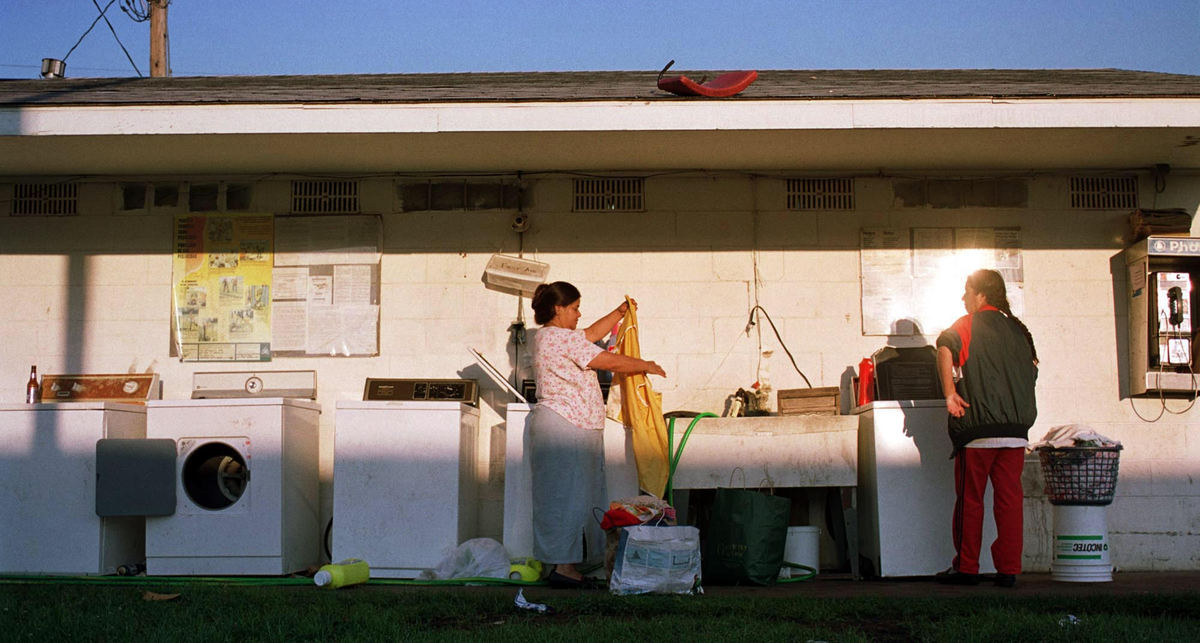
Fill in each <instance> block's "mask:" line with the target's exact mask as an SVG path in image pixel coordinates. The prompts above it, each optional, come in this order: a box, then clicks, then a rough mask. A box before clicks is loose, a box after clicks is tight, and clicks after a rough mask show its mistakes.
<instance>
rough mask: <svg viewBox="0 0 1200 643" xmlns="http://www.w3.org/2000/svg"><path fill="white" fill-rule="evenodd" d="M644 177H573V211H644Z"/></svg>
mask: <svg viewBox="0 0 1200 643" xmlns="http://www.w3.org/2000/svg"><path fill="white" fill-rule="evenodd" d="M645 194H646V180H645V179H575V199H574V205H573V207H572V208H571V210H572V211H574V212H644V211H645V210H646V198H645Z"/></svg>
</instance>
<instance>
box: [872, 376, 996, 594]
mask: <svg viewBox="0 0 1200 643" xmlns="http://www.w3.org/2000/svg"><path fill="white" fill-rule="evenodd" d="M854 412H855V414H857V415H858V416H859V425H858V538H859V548H860V549H859V551H860V553H861V555H862V556H863V557H864V558H866V560H868V561H870V563H871V567H872V569H871V571H872V572H873V573H874V574H875V575H878V576H880V577H883V578H891V577H902V576H931V575H933V574H936V573H938V572H940V571H942V570H944V569H946V568H947V567H949V566H950V564H951V563H952V562H953V561H954V539H953V537H952V536H951V530H950V523H951V522H952V518H953V514H954V503H955V495H954V461H953V460H951V459H950V454H951V453H952V452H953V451H954V445H953V444H951V443H950V436H949V435H948V434H947V433H946V403H945V402H944V401H943V400H883V401H876V402H871V403H870V404H867V405H864V406H860V407H858V408H856V409H855V410H854ZM995 539H996V523H995V520H994V519H993V517H992V489H991V485H988V489H987V492H986V493H985V495H984V519H983V546H982V547H980V548H979V571H980V572H981V573H984V574H990V573H992V572H995V571H996V567H995V565H994V564H993V563H992V552H991V544H992V541H994V540H995Z"/></svg>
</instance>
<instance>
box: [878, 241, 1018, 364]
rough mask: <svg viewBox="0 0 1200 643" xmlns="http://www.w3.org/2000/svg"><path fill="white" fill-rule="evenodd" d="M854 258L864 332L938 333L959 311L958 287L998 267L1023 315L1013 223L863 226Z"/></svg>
mask: <svg viewBox="0 0 1200 643" xmlns="http://www.w3.org/2000/svg"><path fill="white" fill-rule="evenodd" d="M860 240H861V246H860V251H859V260H860V268H861V278H862V326H863V335H923V336H925V337H926V338H927V340H928V342H929V343H933V340H935V339H936V336H937V333H939V332H941V331H942V330H943V329H945V328H946V327H948V326H949V325H950V324H952V323H953V322H954V320H955V319H957V318H958V317H960V316H962V315H963V314H964V313H965V311H964V310H963V307H962V300H961V299H960V296H961V294H962V289H963V284H964V283H965V282H966V278H967V275H969V274H971V273H972V272H973V271H975V270H978V269H980V268H990V269H993V270H997V271H999V272H1000V274H1001V275H1002V276H1003V277H1004V281H1005V284H1006V286H1007V287H1008V298H1009V303H1010V304H1011V305H1012V309H1013V313H1014V314H1016V315H1017V316H1020V315H1022V314H1024V299H1025V298H1024V279H1025V277H1024V267H1023V265H1022V258H1021V230H1020V228H877V229H863V230H862V231H861V235H860Z"/></svg>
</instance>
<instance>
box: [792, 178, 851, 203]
mask: <svg viewBox="0 0 1200 643" xmlns="http://www.w3.org/2000/svg"><path fill="white" fill-rule="evenodd" d="M787 207H788V209H789V210H853V209H854V179H788V181H787Z"/></svg>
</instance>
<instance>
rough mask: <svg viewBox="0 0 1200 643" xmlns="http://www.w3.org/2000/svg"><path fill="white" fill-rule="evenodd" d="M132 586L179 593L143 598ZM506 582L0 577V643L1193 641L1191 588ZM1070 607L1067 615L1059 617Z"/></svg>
mask: <svg viewBox="0 0 1200 643" xmlns="http://www.w3.org/2000/svg"><path fill="white" fill-rule="evenodd" d="M146 590H152V591H155V592H161V593H176V592H177V593H179V594H180V596H179V598H177V599H174V600H170V601H148V600H145V599H144V598H143V593H144V592H145V591H146ZM515 595H516V589H515V588H511V589H510V588H460V589H447V588H415V587H397V586H375V585H371V586H364V587H355V588H349V589H343V590H337V591H327V590H318V589H316V588H313V587H312V586H310V585H302V586H263V587H255V586H246V585H225V586H222V585H216V584H203V585H201V584H182V585H172V584H167V583H164V584H156V583H148V584H138V585H134V584H128V585H125V584H117V585H99V584H54V583H32V584H15V583H8V584H0V640H5V641H8V640H13V641H17V640H32V641H45V640H51V641H60V640H70V641H144V642H146V643H150V642H154V643H158V642H159V641H206V642H211V641H262V640H266V641H335V640H337V641H357V640H361V641H395V640H405V641H409V640H411V641H463V640H487V641H520V642H521V643H532V642H536V641H605V642H616V641H653V642H659V641H742V640H746V641H802V642H803V641H810V640H811V641H830V642H833V641H954V642H955V643H965V642H968V641H1005V642H1006V643H1007V642H1010V641H1194V640H1197V637H1198V633H1200V600H1197V599H1200V592H1197V593H1190V594H1183V595H1176V594H1173V595H1162V596H1156V595H1134V596H1128V595H1126V596H1100V597H1089V598H1087V599H1079V598H1060V597H1045V596H1032V597H1020V598H1009V597H997V596H995V595H990V596H975V597H970V596H968V597H963V598H952V599H947V598H921V599H900V598H843V599H833V598H807V597H802V596H783V597H780V596H768V597H763V596H752V595H745V596H739V595H722V596H626V597H619V596H611V595H609V594H607V593H604V592H599V591H597V592H551V591H549V590H544V589H539V590H530V589H527V590H526V595H527V596H528V597H529V598H530V600H541V601H546V602H547V603H548V604H550V605H551V606H552V607H554V608H555V610H556V613H554V614H538V613H534V612H530V611H526V610H518V609H516V608H515V607H514V606H513V598H514V596H515ZM1068 615H1073V616H1075V617H1076V618H1077V619H1078V622H1077V623H1075V624H1071V623H1069V622H1067V621H1068V620H1069V619H1068Z"/></svg>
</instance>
